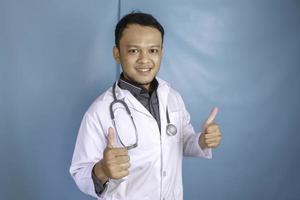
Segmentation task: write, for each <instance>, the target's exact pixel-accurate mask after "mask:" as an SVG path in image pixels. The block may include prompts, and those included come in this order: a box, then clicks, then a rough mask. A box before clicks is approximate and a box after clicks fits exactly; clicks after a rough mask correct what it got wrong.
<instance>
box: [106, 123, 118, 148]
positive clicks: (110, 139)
mask: <svg viewBox="0 0 300 200" xmlns="http://www.w3.org/2000/svg"><path fill="white" fill-rule="evenodd" d="M107 140H108V141H107V147H108V148H113V147H114V146H115V144H116V140H115V131H114V129H113V128H112V127H109V129H108V135H107Z"/></svg>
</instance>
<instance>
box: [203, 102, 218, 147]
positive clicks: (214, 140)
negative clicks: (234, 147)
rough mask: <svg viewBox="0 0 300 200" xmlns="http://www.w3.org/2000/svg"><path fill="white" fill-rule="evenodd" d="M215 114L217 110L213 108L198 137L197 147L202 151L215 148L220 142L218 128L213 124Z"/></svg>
mask: <svg viewBox="0 0 300 200" xmlns="http://www.w3.org/2000/svg"><path fill="white" fill-rule="evenodd" d="M217 113H218V108H217V107H215V108H213V110H212V111H211V113H210V115H209V117H208V118H207V120H206V121H205V122H204V124H203V126H202V134H201V135H200V137H199V145H200V147H201V148H202V149H204V148H214V147H217V146H219V144H220V142H221V138H222V135H221V131H220V127H219V125H217V124H216V123H214V120H215V118H216V116H217Z"/></svg>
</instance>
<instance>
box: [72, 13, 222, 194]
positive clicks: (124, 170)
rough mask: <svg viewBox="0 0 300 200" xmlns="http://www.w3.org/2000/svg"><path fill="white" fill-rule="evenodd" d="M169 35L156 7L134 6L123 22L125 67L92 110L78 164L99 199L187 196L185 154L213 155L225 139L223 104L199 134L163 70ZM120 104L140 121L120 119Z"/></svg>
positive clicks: (120, 54)
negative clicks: (220, 118)
mask: <svg viewBox="0 0 300 200" xmlns="http://www.w3.org/2000/svg"><path fill="white" fill-rule="evenodd" d="M163 37H164V29H163V27H162V26H161V25H160V23H159V22H158V21H157V20H156V19H155V18H154V17H153V16H151V15H149V14H146V13H131V14H128V15H126V16H124V17H123V18H122V19H121V20H120V21H119V22H118V24H117V26H116V29H115V47H114V48H113V56H114V58H115V60H116V61H117V62H118V63H119V64H121V66H122V69H123V72H122V74H121V75H120V79H119V80H118V81H117V83H116V84H115V85H114V86H113V88H110V89H109V90H107V91H106V92H105V93H104V94H102V95H101V96H100V97H99V98H98V99H96V100H95V102H94V103H93V104H92V105H91V106H90V108H89V109H88V111H87V112H86V114H85V116H84V118H83V120H82V124H81V127H80V130H79V133H78V137H77V142H76V146H75V150H74V155H73V160H72V165H71V168H70V173H71V175H72V177H73V178H74V180H75V182H76V184H77V185H78V187H79V188H80V190H81V191H83V192H84V193H87V194H89V195H92V196H94V197H96V198H98V199H122V200H123V199H129V200H135V199H138V200H143V199H145V200H146V199H147V200H158V199H163V200H168V199H172V200H173V199H176V200H177V199H178V200H181V199H183V191H182V157H183V155H187V156H198V157H205V158H211V156H212V155H211V148H214V147H216V146H218V145H219V143H220V140H221V133H220V129H219V126H218V125H217V124H215V123H214V119H215V117H216V115H217V112H218V109H217V108H214V109H213V110H212V112H211V114H210V116H209V117H208V119H207V120H206V122H204V124H203V127H202V133H201V134H200V133H199V134H195V132H194V129H193V127H192V125H191V124H190V116H189V114H188V112H187V111H186V109H185V106H184V103H183V100H182V98H181V96H180V95H179V93H178V92H176V91H175V90H174V89H173V88H171V87H170V85H169V84H168V83H167V82H165V81H163V80H161V79H159V78H157V77H156V74H157V73H158V71H159V68H160V63H161V58H162V54H163ZM112 102H116V103H114V104H112ZM122 102H123V103H122ZM117 104H118V105H117ZM124 104H125V105H124ZM127 106H128V110H129V111H126V107H127ZM121 108H123V109H121ZM120 110H121V111H120ZM115 112H119V114H120V113H123V114H124V113H125V114H124V115H122V116H126V115H127V114H128V116H130V115H131V116H132V118H133V123H132V124H131V123H130V121H127V122H125V121H126V120H125V117H121V118H120V117H119V118H118V119H114V120H112V119H113V118H115ZM129 112H130V113H129ZM116 124H119V125H116ZM130 126H131V127H134V129H132V128H129V127H130ZM120 127H122V128H120ZM127 127H128V128H127ZM129 129H130V131H129ZM135 130H136V132H135ZM124 135H125V137H124ZM127 140H128V141H130V142H129V143H126V142H128V141H127Z"/></svg>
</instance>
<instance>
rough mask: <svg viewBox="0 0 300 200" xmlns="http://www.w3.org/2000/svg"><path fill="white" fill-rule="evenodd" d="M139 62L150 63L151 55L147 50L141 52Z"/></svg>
mask: <svg viewBox="0 0 300 200" xmlns="http://www.w3.org/2000/svg"><path fill="white" fill-rule="evenodd" d="M138 62H139V63H147V62H149V55H148V52H147V51H146V50H142V51H140V54H139V59H138Z"/></svg>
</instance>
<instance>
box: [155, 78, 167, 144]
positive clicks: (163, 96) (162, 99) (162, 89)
mask: <svg viewBox="0 0 300 200" xmlns="http://www.w3.org/2000/svg"><path fill="white" fill-rule="evenodd" d="M157 80H158V82H159V85H158V88H157V95H158V102H159V114H160V121H161V124H160V126H161V127H160V130H161V142H162V143H164V139H165V136H166V134H165V133H166V127H167V116H166V107H167V103H168V102H167V101H168V94H169V92H170V88H169V87H168V85H167V83H166V82H164V81H162V80H161V79H159V78H157Z"/></svg>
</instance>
